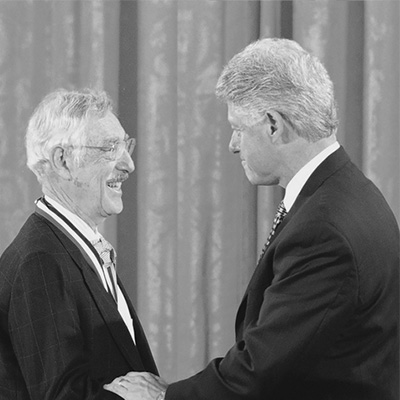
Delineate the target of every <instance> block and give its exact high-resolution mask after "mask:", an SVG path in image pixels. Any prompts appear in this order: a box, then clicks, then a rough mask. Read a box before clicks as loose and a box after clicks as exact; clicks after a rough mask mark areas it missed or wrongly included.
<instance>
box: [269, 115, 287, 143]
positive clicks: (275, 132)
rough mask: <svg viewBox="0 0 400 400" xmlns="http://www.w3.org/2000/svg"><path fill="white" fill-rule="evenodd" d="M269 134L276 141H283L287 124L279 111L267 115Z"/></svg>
mask: <svg viewBox="0 0 400 400" xmlns="http://www.w3.org/2000/svg"><path fill="white" fill-rule="evenodd" d="M267 119H268V120H267V122H268V134H269V136H270V137H271V139H273V140H274V141H277V140H278V139H282V135H283V133H284V130H285V123H284V120H283V118H282V115H281V114H279V113H278V112H277V111H269V112H268V113H267Z"/></svg>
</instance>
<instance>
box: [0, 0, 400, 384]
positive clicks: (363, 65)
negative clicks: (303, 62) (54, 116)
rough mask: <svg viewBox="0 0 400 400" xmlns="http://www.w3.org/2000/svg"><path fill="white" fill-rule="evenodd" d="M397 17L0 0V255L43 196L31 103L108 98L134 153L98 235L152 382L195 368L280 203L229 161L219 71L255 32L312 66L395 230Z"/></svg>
mask: <svg viewBox="0 0 400 400" xmlns="http://www.w3.org/2000/svg"><path fill="white" fill-rule="evenodd" d="M120 11H121V12H120ZM399 17H400V9H399V2H398V1H397V0H393V1H391V0H386V1H376V0H368V1H334V0H313V1H311V0H295V1H293V2H290V1H284V2H281V1H253V0H249V1H246V0H238V1H234V0H225V1H223V0H141V1H133V0H123V1H117V0H93V1H92V0H65V1H63V0H57V1H50V0H49V1H45V0H30V1H29V0H26V1H25V0H19V1H14V0H10V1H4V0H0V49H1V51H0V66H1V68H0V79H1V85H0V94H1V107H0V123H1V125H0V163H1V168H0V184H1V191H0V203H1V209H0V250H3V249H4V248H5V247H6V245H7V244H8V243H9V242H10V241H11V239H12V238H13V236H14V235H15V234H16V232H17V231H18V229H19V228H20V226H21V225H22V223H23V221H24V220H25V218H26V217H27V215H28V214H29V213H30V212H31V211H32V209H33V200H34V199H35V197H36V196H37V195H38V194H39V190H38V186H37V183H36V182H35V178H34V177H33V175H32V174H31V173H30V172H29V171H27V170H26V168H25V167H24V164H25V155H24V149H23V135H24V131H25V127H26V123H27V120H28V117H29V115H30V114H31V112H32V111H33V107H34V106H36V104H37V102H38V101H39V99H40V98H42V97H43V95H44V94H46V93H47V92H48V91H50V90H53V89H55V88H57V87H60V86H63V87H67V88H73V87H80V86H92V87H93V86H94V87H99V88H105V89H106V90H107V91H108V92H109V93H110V94H111V96H112V97H113V99H114V100H115V102H116V103H117V105H118V103H119V107H118V108H117V109H118V111H119V114H120V118H121V121H122V122H123V126H124V127H125V128H126V129H127V131H128V133H129V134H131V135H133V136H135V137H136V138H137V141H138V146H137V149H136V150H135V153H134V161H135V164H136V171H135V172H134V176H133V177H131V179H130V180H129V181H127V182H126V183H124V204H125V209H124V211H123V214H121V216H119V217H118V218H113V219H112V221H111V223H108V224H106V226H105V228H104V229H105V231H106V232H107V237H108V238H109V239H110V241H111V242H113V244H115V245H116V247H117V250H118V254H119V257H118V260H119V267H118V268H119V271H120V272H119V273H120V275H121V277H122V278H123V280H124V282H125V285H126V286H127V288H128V291H129V293H130V295H131V297H132V299H133V300H134V302H135V303H136V305H137V309H138V313H139V315H140V317H141V320H142V322H143V325H144V328H145V330H146V332H147V335H148V338H149V341H150V344H151V347H152V349H153V351H154V355H155V358H156V361H157V364H158V366H159V369H160V372H161V373H162V375H163V376H164V377H165V378H166V379H167V380H175V379H181V378H184V377H186V376H188V375H190V374H193V373H195V372H197V371H199V370H200V369H201V368H203V367H204V366H205V364H206V363H207V361H208V360H210V359H211V358H212V357H215V356H218V355H223V354H224V352H225V351H226V350H227V349H228V348H229V347H230V346H231V345H232V343H233V340H234V333H233V332H234V319H235V313H236V308H237V306H238V304H239V302H240V300H241V297H242V295H243V292H244V290H245V287H246V285H247V282H248V280H249V277H250V276H251V273H252V271H253V269H254V267H255V262H256V259H257V255H258V252H259V251H260V248H261V247H262V244H263V242H264V241H265V238H266V236H267V234H268V231H269V228H270V225H271V221H272V218H273V214H274V211H275V207H276V204H277V203H278V201H279V200H280V198H281V196H282V191H281V190H279V189H277V188H258V189H257V188H255V187H253V186H251V185H250V184H249V183H248V181H247V179H246V177H245V175H244V173H243V171H242V167H241V165H240V162H239V161H238V159H237V156H234V155H231V154H230V153H229V151H228V142H229V138H230V133H231V132H230V128H229V124H228V122H227V120H226V108H225V106H224V105H223V104H219V103H218V102H217V100H216V99H215V96H214V87H215V83H216V80H217V78H218V75H219V73H220V72H221V69H222V67H223V65H224V64H225V63H226V62H227V61H228V60H229V59H230V58H231V57H232V55H233V54H235V53H236V52H238V51H239V50H240V49H242V48H243V47H244V46H246V45H247V44H248V43H250V42H251V41H253V40H255V39H257V38H259V37H264V36H281V37H293V38H294V39H295V40H297V41H299V43H300V44H301V45H303V46H304V47H305V48H306V49H308V50H309V51H311V52H312V53H314V54H316V55H317V56H319V57H320V58H321V59H322V61H323V62H324V63H325V65H326V67H327V69H328V71H329V73H330V74H331V76H332V79H333V81H334V84H335V88H336V95H337V101H338V105H339V116H340V121H341V122H340V128H339V140H340V142H341V143H342V144H343V145H344V146H345V148H346V149H347V151H348V152H349V154H350V155H351V157H352V158H353V160H354V161H355V162H356V163H357V164H358V165H359V166H360V167H361V168H362V169H363V170H364V172H365V173H366V174H367V175H368V176H369V177H370V178H371V179H372V180H374V182H375V183H376V184H377V185H378V186H379V187H380V189H381V190H382V192H383V193H384V195H385V197H386V198H387V200H388V202H389V204H390V205H391V207H392V209H393V211H394V213H395V215H396V217H397V219H398V220H399V221H400V184H399V182H400V166H399V158H400V157H399V156H400V141H399V125H400V120H399V115H400V113H399V111H400V110H399V92H400V89H399V79H400V78H399V76H400V75H399V40H400V34H399V19H400V18H399Z"/></svg>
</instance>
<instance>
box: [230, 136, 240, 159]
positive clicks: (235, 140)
mask: <svg viewBox="0 0 400 400" xmlns="http://www.w3.org/2000/svg"><path fill="white" fill-rule="evenodd" d="M229 151H230V152H231V153H234V154H235V153H239V152H240V135H239V133H238V132H237V131H233V132H232V136H231V141H230V142H229Z"/></svg>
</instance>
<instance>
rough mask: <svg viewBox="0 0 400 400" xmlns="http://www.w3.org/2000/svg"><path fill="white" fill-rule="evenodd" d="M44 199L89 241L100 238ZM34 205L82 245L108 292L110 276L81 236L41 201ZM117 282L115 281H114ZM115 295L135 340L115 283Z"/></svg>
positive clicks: (69, 213)
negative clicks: (116, 292)
mask: <svg viewBox="0 0 400 400" xmlns="http://www.w3.org/2000/svg"><path fill="white" fill-rule="evenodd" d="M44 197H45V200H46V201H47V202H48V203H49V204H50V205H52V206H53V207H54V208H55V209H56V210H57V211H58V212H59V213H60V214H62V215H63V216H64V217H66V218H67V219H68V221H69V222H71V224H72V225H74V226H75V228H76V229H77V230H79V232H80V233H81V234H82V235H83V236H84V237H85V238H86V239H87V240H88V241H89V242H91V243H94V242H97V241H98V240H99V239H100V238H102V235H101V234H100V232H99V231H98V230H97V229H96V230H93V229H92V228H91V227H90V226H89V225H88V224H87V223H86V222H85V221H83V220H82V219H81V218H80V217H78V216H77V215H76V214H74V213H72V212H71V211H69V210H67V209H66V208H65V207H64V206H62V205H61V204H60V203H58V202H57V201H56V200H54V199H52V198H50V197H48V196H44ZM36 205H37V206H38V207H39V208H40V209H41V210H42V211H44V212H45V213H47V214H49V215H50V216H51V217H52V218H53V219H55V220H56V221H57V222H58V223H59V224H60V225H61V226H62V227H63V228H64V229H65V230H66V231H67V232H68V233H69V234H70V235H71V236H72V237H73V238H74V239H75V240H76V241H77V242H78V243H79V244H80V245H81V247H82V249H83V250H84V251H85V253H86V254H87V255H88V256H89V258H90V259H91V261H92V262H93V264H94V266H95V267H96V270H97V273H98V275H99V276H100V279H101V281H102V283H103V286H104V289H105V290H106V291H107V292H108V291H109V287H112V286H111V282H110V277H109V275H108V274H107V273H105V271H104V269H103V266H102V265H101V264H100V263H99V261H98V259H97V258H96V256H95V255H94V254H93V252H92V251H91V250H90V249H89V247H88V246H87V244H86V243H85V242H84V241H83V240H82V238H81V237H80V236H79V235H78V234H77V233H76V232H75V231H74V230H73V229H71V227H70V226H69V225H68V224H66V223H65V222H64V221H63V220H62V219H61V218H60V217H58V216H57V214H55V213H54V212H52V211H51V210H50V209H49V208H48V207H46V205H45V204H44V203H42V202H41V201H38V202H37V203H36ZM116 284H117V282H116ZM117 291H118V294H117V297H118V312H119V313H120V315H121V317H122V319H123V320H124V322H125V325H126V327H127V328H128V330H129V333H130V334H131V336H132V339H133V341H134V342H135V332H134V329H133V321H132V318H131V314H130V312H129V308H128V304H127V302H126V299H125V297H124V295H123V294H122V292H121V289H120V287H119V285H118V284H117Z"/></svg>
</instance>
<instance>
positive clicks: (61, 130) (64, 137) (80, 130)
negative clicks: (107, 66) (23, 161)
mask: <svg viewBox="0 0 400 400" xmlns="http://www.w3.org/2000/svg"><path fill="white" fill-rule="evenodd" d="M108 111H111V112H112V103H111V99H110V98H109V97H108V95H107V94H106V93H105V92H103V91H94V90H91V89H83V90H80V91H67V90H65V89H58V90H56V91H55V92H53V93H50V94H48V95H47V96H46V97H45V98H44V99H43V100H42V101H41V103H40V104H39V105H38V106H37V108H36V110H35V111H34V113H33V115H32V117H31V118H30V120H29V124H28V128H27V132H26V138H25V145H26V153H27V166H28V168H29V169H30V170H32V171H33V172H34V173H35V175H36V176H37V177H38V179H39V181H40V180H41V179H42V178H43V176H44V175H45V174H46V168H45V166H46V164H48V161H49V160H50V157H51V153H52V150H53V149H54V148H55V147H56V146H61V147H63V148H65V149H67V148H68V147H73V150H72V151H71V153H72V156H73V157H74V161H75V162H79V160H80V158H81V157H82V155H83V153H84V151H85V150H84V149H83V148H82V147H80V146H82V145H83V144H84V143H86V140H87V138H88V134H89V132H90V127H91V125H92V122H93V120H96V119H101V118H103V117H104V116H105V115H106V114H107V112H108Z"/></svg>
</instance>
